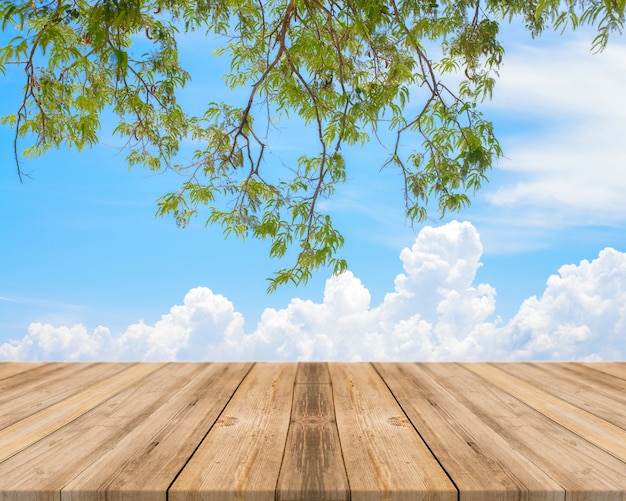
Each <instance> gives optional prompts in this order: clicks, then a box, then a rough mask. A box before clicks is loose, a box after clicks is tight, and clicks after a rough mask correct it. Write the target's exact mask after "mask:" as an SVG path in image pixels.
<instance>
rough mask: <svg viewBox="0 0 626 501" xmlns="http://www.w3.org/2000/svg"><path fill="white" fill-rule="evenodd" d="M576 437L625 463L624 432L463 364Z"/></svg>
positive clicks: (491, 369)
mask: <svg viewBox="0 0 626 501" xmlns="http://www.w3.org/2000/svg"><path fill="white" fill-rule="evenodd" d="M464 365H465V367H467V368H468V369H470V370H471V371H472V372H474V373H475V374H477V375H479V376H481V377H483V378H484V379H486V380H488V381H489V382H490V383H492V384H494V385H496V386H498V387H499V388H502V389H503V390H504V391H506V392H507V393H509V394H510V395H513V396H514V397H515V398H517V399H518V400H520V401H522V402H524V403H526V404H528V405H529V406H530V407H532V408H534V409H536V410H538V411H539V412H541V413H542V414H543V415H544V416H547V417H549V418H550V419H552V420H553V421H555V422H557V423H559V424H560V425H561V426H564V427H565V428H567V429H569V430H571V431H573V432H574V433H576V434H577V435H578V436H580V437H582V438H584V439H585V440H587V441H589V442H591V443H592V444H595V445H597V446H598V447H601V448H602V449H604V450H605V451H607V452H609V453H610V454H613V455H614V456H615V457H617V458H619V459H621V460H622V461H624V462H626V430H623V429H622V428H620V427H618V426H615V425H614V424H611V423H609V422H607V421H605V420H604V419H602V418H599V417H598V416H596V415H594V414H591V413H590V412H587V411H585V410H583V409H581V408H579V407H577V406H575V405H572V404H570V403H568V402H565V401H564V400H561V399H560V398H557V397H555V396H554V395H551V394H550V393H548V392H546V391H544V390H542V389H540V388H537V387H536V386H534V385H532V384H530V383H527V382H525V381H523V380H521V379H519V378H517V377H515V376H512V375H510V374H509V373H507V372H505V371H504V370H503V369H499V368H498V367H496V366H495V365H492V364H487V363H474V364H464Z"/></svg>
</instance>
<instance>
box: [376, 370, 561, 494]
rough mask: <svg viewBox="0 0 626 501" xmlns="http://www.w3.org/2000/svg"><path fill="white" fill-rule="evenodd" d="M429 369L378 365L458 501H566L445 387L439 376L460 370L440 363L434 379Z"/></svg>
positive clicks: (448, 376)
mask: <svg viewBox="0 0 626 501" xmlns="http://www.w3.org/2000/svg"><path fill="white" fill-rule="evenodd" d="M431 365H432V364H397V363H376V364H374V367H375V368H376V370H377V371H378V372H379V374H380V375H381V377H382V378H383V380H384V381H385V383H386V384H387V386H388V387H389V389H390V390H391V392H392V393H393V395H394V396H395V397H396V399H397V400H398V403H399V404H400V406H401V407H402V409H403V410H404V412H405V413H406V415H407V416H408V418H409V419H410V421H411V422H412V423H413V426H414V427H415V428H416V429H417V430H419V433H420V435H421V437H422V438H423V439H424V441H425V442H426V443H427V444H428V447H429V449H430V450H431V451H432V453H433V454H434V455H435V457H437V459H438V461H439V462H440V463H441V465H442V466H443V468H444V469H445V470H446V472H447V473H448V475H449V476H450V478H451V479H452V480H453V482H454V484H455V485H456V487H457V488H458V489H459V494H460V501H496V500H497V501H507V500H511V501H513V500H514V501H518V500H519V499H520V492H523V493H527V494H528V495H529V496H531V498H532V499H533V501H558V500H564V499H565V491H564V490H563V489H562V488H561V487H560V486H559V485H558V484H557V483H556V482H555V481H554V480H553V479H552V478H550V477H549V476H548V475H547V474H546V473H545V472H543V471H542V470H541V469H539V468H538V467H537V466H536V465H535V464H534V463H532V462H531V461H530V460H529V459H528V458H526V457H525V456H523V455H522V454H520V453H519V452H518V451H517V450H515V449H514V448H513V447H512V446H511V444H510V443H509V442H507V441H506V440H504V439H503V438H502V436H500V434H498V433H496V432H495V431H494V430H493V428H490V427H489V426H488V425H486V424H485V423H484V421H483V420H482V419H481V418H480V417H479V416H477V415H476V414H474V413H473V412H472V411H471V410H470V409H468V408H467V407H465V406H464V405H463V404H461V403H460V402H459V400H458V399H457V398H456V396H455V394H454V393H452V392H451V391H450V390H448V389H446V388H445V387H443V386H442V385H441V383H440V382H439V379H441V378H444V379H446V380H447V379H452V378H455V377H458V375H459V372H460V368H459V366H458V365H456V364H439V363H438V364H437V365H438V368H439V369H440V370H439V371H438V372H437V376H435V375H433V374H432V372H431V371H430V370H429V367H431ZM461 371H462V370H461Z"/></svg>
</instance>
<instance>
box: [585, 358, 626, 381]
mask: <svg viewBox="0 0 626 501" xmlns="http://www.w3.org/2000/svg"><path fill="white" fill-rule="evenodd" d="M580 365H584V366H585V367H588V368H590V369H594V370H597V371H601V372H604V373H606V374H610V375H611V376H614V377H616V378H620V379H624V380H626V362H580Z"/></svg>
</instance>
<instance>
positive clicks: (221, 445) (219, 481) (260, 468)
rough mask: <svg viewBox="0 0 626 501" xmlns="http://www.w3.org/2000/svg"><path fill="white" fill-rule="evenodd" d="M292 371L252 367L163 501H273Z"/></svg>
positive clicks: (286, 366) (280, 367)
mask: <svg viewBox="0 0 626 501" xmlns="http://www.w3.org/2000/svg"><path fill="white" fill-rule="evenodd" d="M296 370H297V365H296V364H293V363H271V364H268V363H257V364H256V365H255V366H254V367H253V368H252V370H251V371H250V372H249V373H248V375H247V376H246V378H245V379H244V380H243V382H242V383H241V385H240V386H239V389H238V390H237V392H236V393H235V395H234V396H233V398H232V399H231V401H230V402H229V403H228V405H227V406H226V408H225V409H224V411H223V412H222V414H221V415H220V418H219V419H218V421H217V423H216V424H215V425H214V426H213V428H212V429H211V431H210V432H209V434H208V435H207V436H206V438H205V439H204V440H203V441H202V443H201V444H200V446H199V447H198V449H197V450H196V452H195V454H194V455H193V457H192V458H191V459H190V460H189V462H188V463H187V465H186V466H185V468H184V469H183V471H182V472H181V474H180V475H179V476H178V478H177V479H176V481H175V482H174V484H173V485H172V487H171V488H170V489H169V492H168V501H197V500H207V501H208V500H211V501H217V500H230V499H237V500H255V501H256V500H267V501H273V500H274V496H275V490H276V484H277V481H278V475H279V471H280V466H281V459H282V456H283V451H284V449H285V442H286V439H287V431H288V429H289V420H290V413H291V402H292V393H293V385H294V379H295V375H296Z"/></svg>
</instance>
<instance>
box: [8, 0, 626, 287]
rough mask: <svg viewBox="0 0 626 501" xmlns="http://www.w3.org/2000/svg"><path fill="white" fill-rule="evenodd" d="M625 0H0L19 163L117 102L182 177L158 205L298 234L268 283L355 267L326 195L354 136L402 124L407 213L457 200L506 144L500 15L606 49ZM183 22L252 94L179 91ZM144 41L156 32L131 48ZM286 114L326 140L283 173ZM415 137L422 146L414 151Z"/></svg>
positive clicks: (134, 140) (137, 133)
mask: <svg viewBox="0 0 626 501" xmlns="http://www.w3.org/2000/svg"><path fill="white" fill-rule="evenodd" d="M625 4H626V0H603V1H589V0H566V1H555V0H533V1H529V0H501V1H496V0H460V1H456V0H358V1H356V0H22V1H6V0H0V21H1V22H2V29H3V31H5V32H7V33H8V32H10V33H13V34H14V37H13V38H12V39H11V40H10V41H9V42H8V43H7V44H6V45H5V46H3V47H0V70H1V71H2V72H3V73H4V72H5V71H6V69H7V65H19V67H20V68H21V69H22V70H23V72H24V87H23V98H22V100H21V102H20V103H17V104H16V112H15V113H14V114H11V115H9V116H7V117H4V118H3V122H4V123H8V124H10V125H11V126H12V127H13V128H14V129H15V142H14V150H15V162H16V164H17V171H18V174H19V176H20V178H21V177H22V176H23V175H24V172H23V170H22V167H21V165H22V164H21V161H20V156H21V154H23V155H25V156H26V157H33V156H38V155H42V154H43V153H45V152H46V150H48V149H49V148H58V147H60V146H62V145H66V146H69V147H70V148H76V149H78V150H81V149H83V148H85V147H89V146H92V145H94V144H96V143H97V142H98V133H99V130H100V117H101V114H102V113H103V112H105V111H112V112H113V113H114V114H115V115H116V116H117V117H118V119H119V122H118V124H117V127H116V129H115V132H116V133H117V134H118V135H119V136H121V137H122V138H123V140H124V143H125V146H124V148H125V150H126V151H127V161H128V164H129V166H131V167H132V166H135V165H143V166H146V167H148V168H149V169H151V170H153V171H162V170H175V171H177V172H178V173H180V174H181V175H182V179H183V182H182V183H181V185H180V187H179V188H178V189H177V190H176V191H174V192H172V193H168V194H165V195H164V196H162V197H161V198H160V199H159V201H158V211H157V213H158V214H160V215H166V214H171V215H173V216H174V217H175V219H176V221H177V223H178V224H179V225H181V226H184V225H186V224H187V223H188V222H189V220H190V218H192V217H193V216H195V215H196V214H198V213H199V212H200V211H201V210H202V211H205V212H204V213H205V214H206V216H205V217H206V218H207V222H208V223H216V224H220V225H222V226H223V229H224V232H225V234H226V235H229V234H231V233H233V234H235V235H237V236H240V237H245V236H249V235H251V236H253V237H256V238H259V239H268V240H269V241H270V242H271V246H270V255H271V256H272V257H283V256H284V255H285V254H286V253H287V252H288V250H289V249H291V248H294V249H295V250H296V251H297V253H296V254H297V257H296V258H295V262H294V263H293V265H292V266H291V267H288V268H284V269H281V270H279V271H278V272H277V273H276V274H275V276H274V277H273V279H271V282H270V290H272V289H274V288H276V287H277V286H278V285H280V284H283V283H286V282H294V283H301V282H306V281H307V280H308V279H309V278H310V276H311V273H312V271H314V270H315V269H316V268H318V267H320V266H327V267H330V268H331V269H333V271H334V272H336V273H339V272H341V271H343V270H345V269H346V267H347V264H346V262H345V260H343V259H341V258H340V257H339V255H338V251H339V250H340V248H341V247H342V245H343V242H344V240H343V237H342V235H341V233H340V232H339V231H338V230H337V229H336V228H335V227H334V226H333V223H332V221H331V219H330V217H329V216H328V215H327V214H324V213H323V212H322V211H320V209H319V206H320V204H319V202H320V200H322V199H324V198H327V197H331V196H332V194H333V191H334V189H335V188H336V187H337V186H338V185H339V184H340V183H344V182H345V181H346V168H347V167H346V163H345V160H344V153H343V152H344V149H345V148H346V147H349V146H351V145H358V144H364V143H366V142H368V141H370V138H371V137H372V136H376V135H377V134H378V133H379V131H380V129H381V128H383V127H384V128H385V129H387V130H388V131H390V132H391V134H393V135H395V144H393V146H392V147H391V148H390V149H389V152H388V153H389V155H388V159H387V161H386V163H385V166H387V167H393V168H397V169H398V170H399V172H400V173H401V174H402V178H403V180H404V186H403V189H404V200H405V203H406V214H407V216H408V218H409V219H410V220H412V221H422V220H424V219H425V218H426V216H427V212H426V206H427V204H428V202H429V200H430V199H434V200H435V201H436V203H437V206H438V211H439V213H440V215H442V216H443V215H444V214H445V213H446V212H448V211H458V210H460V209H461V208H463V207H465V206H467V205H469V203H470V198H469V196H468V193H472V192H474V191H475V190H476V189H478V188H479V187H480V186H481V183H482V182H483V181H485V180H486V173H487V172H488V170H489V169H490V167H491V166H492V164H493V162H494V161H495V160H496V159H497V158H498V157H499V156H500V155H501V154H502V152H501V149H500V146H499V144H498V141H497V139H496V137H495V136H494V131H493V126H492V124H491V123H490V122H489V121H488V120H486V119H485V118H484V117H483V115H482V114H481V112H480V109H479V103H480V102H481V101H483V100H484V99H485V98H489V97H490V96H491V93H492V89H493V86H494V82H495V78H496V76H497V71H498V68H499V66H500V64H501V62H502V58H503V55H504V49H503V47H502V46H501V44H500V43H499V42H498V39H497V35H498V30H499V26H500V24H501V23H503V22H509V21H511V20H512V19H514V18H521V19H523V21H524V23H525V25H526V27H527V28H528V30H529V31H530V32H531V33H532V34H533V36H534V35H538V34H540V33H541V32H542V31H543V30H545V29H546V28H555V29H562V30H565V29H569V28H573V29H575V28H577V27H578V26H580V25H583V24H588V25H592V26H595V27H596V29H597V37H596V38H595V40H594V42H593V47H592V48H593V49H594V50H601V49H602V48H604V46H605V45H606V43H607V41H608V38H609V35H610V34H611V33H612V32H614V31H619V32H621V30H622V29H623V25H624V9H625ZM191 31H202V32H204V33H206V34H207V35H210V36H219V37H221V38H222V40H223V45H222V48H220V49H219V50H218V51H217V52H218V53H219V54H225V55H227V56H228V57H229V60H230V72H229V73H228V74H227V75H225V76H224V78H225V81H226V83H227V84H228V86H229V87H230V88H232V89H235V88H243V89H245V92H246V95H247V99H246V100H245V101H244V103H243V104H241V103H239V104H235V103H232V102H231V103H228V102H210V103H206V105H205V106H206V107H205V109H203V110H202V111H201V113H195V110H188V109H187V110H186V109H183V108H182V107H181V105H180V104H179V99H177V96H180V92H181V90H182V89H183V88H184V86H185V84H186V83H187V82H188V80H189V78H190V75H189V73H188V72H187V71H186V70H185V68H183V67H182V66H181V63H180V61H179V57H178V51H177V41H179V40H180V37H181V36H184V35H185V33H188V32H191ZM139 46H141V47H142V48H143V47H146V46H149V47H150V48H149V50H145V51H142V53H138V52H137V50H136V49H137V47H139ZM459 81H460V83H458V82H459ZM447 82H448V83H447ZM449 82H457V83H456V84H455V85H454V86H451V84H450V83H449ZM410 99H411V103H412V105H413V106H412V107H409V106H408V104H409V100H410ZM416 100H417V101H418V105H417V108H416V107H415V101H416ZM409 109H410V110H412V112H410V111H409ZM416 110H417V111H416ZM192 111H193V112H192ZM289 116H297V117H299V118H300V119H301V120H302V121H303V122H304V123H305V124H306V125H307V126H308V128H309V130H310V134H311V135H312V136H313V137H315V138H316V144H317V147H316V151H312V152H303V153H302V156H300V158H299V160H298V161H297V164H296V165H290V166H283V167H284V168H283V170H282V171H280V175H278V174H277V171H278V169H280V166H277V165H271V166H269V168H268V165H267V164H268V163H269V162H268V161H267V159H266V156H267V155H266V152H267V151H269V150H270V149H271V144H269V137H270V134H269V132H270V130H271V129H272V128H273V127H275V126H276V125H277V124H278V123H279V121H280V120H281V119H287V118H288V117H289ZM184 140H187V141H188V140H191V141H193V144H195V145H196V150H195V153H194V154H193V158H192V160H191V161H186V162H183V161H181V160H180V156H181V155H179V150H180V148H181V143H182V141H184ZM22 143H26V144H25V145H23V144H22ZM405 143H409V144H414V145H415V149H414V150H411V151H405V149H404V148H401V145H402V144H405Z"/></svg>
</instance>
